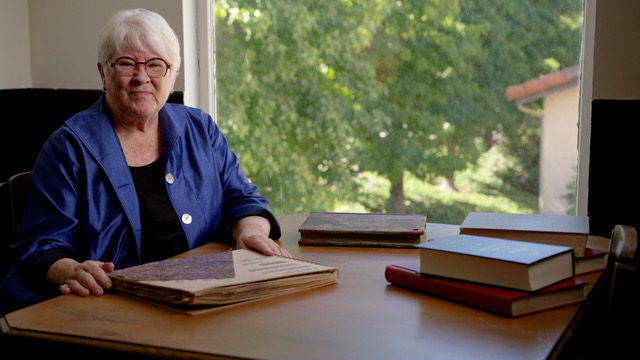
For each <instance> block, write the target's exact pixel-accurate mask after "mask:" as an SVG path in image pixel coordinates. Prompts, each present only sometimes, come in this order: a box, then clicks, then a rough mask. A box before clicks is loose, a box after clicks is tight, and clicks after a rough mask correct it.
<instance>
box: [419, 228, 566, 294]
mask: <svg viewBox="0 0 640 360" xmlns="http://www.w3.org/2000/svg"><path fill="white" fill-rule="evenodd" d="M418 249H419V253H420V271H421V272H422V273H423V274H427V275H433V276H441V277H447V278H452V279H457V280H465V281H471V282H477V283H482V284H489V285H494V286H501V287H505V288H510V289H516V290H522V291H536V290H539V289H542V288H543V287H546V286H549V285H551V284H554V283H556V282H559V281H562V280H565V279H568V278H570V277H573V274H574V272H573V248H571V247H567V246H558V245H547V244H538V243H531V242H526V241H515V240H507V239H499V238H490V237H484V236H472V235H464V234H461V235H453V236H447V237H442V238H436V239H430V240H428V241H427V242H425V243H423V244H420V245H418Z"/></svg>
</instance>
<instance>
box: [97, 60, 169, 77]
mask: <svg viewBox="0 0 640 360" xmlns="http://www.w3.org/2000/svg"><path fill="white" fill-rule="evenodd" d="M109 65H111V67H112V68H113V69H114V70H115V72H116V75H118V76H133V74H134V73H135V71H136V68H137V67H138V65H144V70H145V71H146V72H147V75H149V77H153V78H159V77H164V76H165V75H166V74H167V71H168V70H169V69H170V68H171V65H169V64H167V62H166V61H164V60H163V59H161V58H153V59H149V60H147V61H146V62H142V61H136V60H135V59H132V58H130V57H128V56H122V57H119V58H117V59H116V61H114V62H112V63H109Z"/></svg>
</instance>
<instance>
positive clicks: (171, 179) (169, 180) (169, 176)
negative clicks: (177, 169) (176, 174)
mask: <svg viewBox="0 0 640 360" xmlns="http://www.w3.org/2000/svg"><path fill="white" fill-rule="evenodd" d="M164 179H165V180H166V181H167V183H169V184H173V180H174V179H173V175H172V174H171V173H168V174H167V175H165V177H164Z"/></svg>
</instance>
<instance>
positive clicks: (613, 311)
mask: <svg viewBox="0 0 640 360" xmlns="http://www.w3.org/2000/svg"><path fill="white" fill-rule="evenodd" d="M637 252H638V233H637V231H636V229H635V228H634V227H632V226H627V225H616V226H615V227H614V228H613V231H612V232H611V244H610V248H609V258H608V261H607V270H606V280H605V284H606V291H607V292H608V300H607V318H609V320H610V321H611V322H613V323H616V322H621V321H622V322H627V320H628V319H629V316H632V315H633V314H635V315H636V316H637V314H639V313H640V311H639V310H638V308H639V307H640V297H639V292H640V284H638V274H637V271H636V267H637V261H638V260H637V255H636V254H637Z"/></svg>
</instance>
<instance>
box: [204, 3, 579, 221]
mask: <svg viewBox="0 0 640 360" xmlns="http://www.w3.org/2000/svg"><path fill="white" fill-rule="evenodd" d="M580 10H581V9H580V4H579V3H578V2H576V1H571V0H563V1H553V2H549V1H524V0H523V1H507V0H497V1H493V0H491V1H489V0H486V1H483V0H464V1H463V0H458V1H439V0H404V1H390V0H378V1H369V0H335V1H326V2H314V1H305V0H288V1H276V0H253V1H231V0H226V1H217V2H216V31H217V34H216V41H217V48H218V51H217V53H216V56H217V76H218V79H217V80H218V82H217V83H218V108H219V112H218V113H219V114H220V119H219V120H220V121H219V125H220V126H221V128H222V130H223V132H225V134H226V135H227V138H228V139H229V142H230V144H231V146H232V148H233V149H234V150H235V151H236V152H237V153H238V155H239V157H240V159H241V162H242V164H243V167H244V168H245V170H246V171H247V173H248V176H249V177H250V179H251V180H252V181H254V182H255V183H257V184H258V185H259V186H260V187H261V190H262V191H263V193H265V195H266V196H268V197H269V198H270V199H271V200H272V204H273V205H274V208H275V209H276V210H278V209H279V210H281V211H282V212H302V211H311V210H316V211H320V210H333V208H334V206H335V203H336V202H338V201H340V200H345V199H349V198H350V197H352V196H353V194H357V193H358V189H356V188H355V187H357V185H356V184H357V183H356V182H354V181H352V179H353V177H354V175H356V174H358V173H359V172H361V171H365V170H366V171H372V172H375V173H377V174H379V175H381V176H384V177H386V178H387V179H389V181H390V182H391V184H392V185H391V190H390V194H391V195H390V199H391V200H390V204H389V207H388V211H389V212H404V201H403V199H404V192H403V177H404V174H405V173H406V172H410V173H413V174H414V175H416V176H418V177H420V178H424V179H435V178H437V177H442V178H445V179H448V180H449V181H448V182H449V184H451V187H452V188H454V182H453V180H454V175H455V173H456V171H458V170H460V169H464V168H465V167H467V166H469V164H473V163H474V162H475V161H476V159H477V158H478V155H479V154H480V152H482V151H485V150H487V149H488V148H489V147H490V146H491V145H492V141H493V137H492V134H495V133H497V132H500V133H502V134H503V135H504V137H505V138H507V139H523V138H525V137H523V136H522V135H521V134H520V135H518V134H519V132H520V133H526V134H530V131H528V129H529V128H528V127H527V128H524V130H523V127H522V124H523V123H524V121H523V119H524V118H523V114H521V113H519V112H517V110H516V109H515V108H514V107H513V106H512V104H509V103H507V101H506V98H505V95H504V88H505V86H507V85H510V84H514V83H517V82H521V81H524V80H527V79H529V78H532V77H535V76H537V75H539V74H542V73H544V72H548V71H551V70H554V67H555V69H557V68H558V67H560V66H568V65H573V64H575V63H576V62H577V59H578V57H577V54H578V53H579V43H580V27H579V26H576V24H580V21H579V20H580ZM483 140H484V141H483ZM512 141H514V140H512ZM513 143H515V144H516V146H513V147H512V148H514V149H517V148H526V147H523V146H521V144H517V143H516V142H515V141H514V142H513ZM522 158H523V159H525V160H526V159H530V157H528V158H527V156H526V155H525V156H523V157H522Z"/></svg>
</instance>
